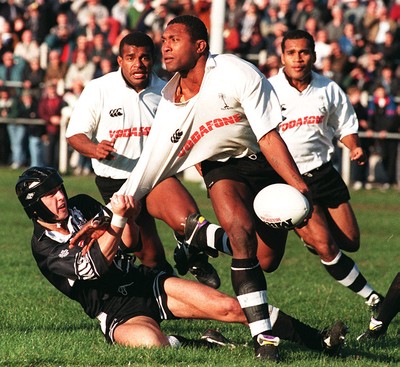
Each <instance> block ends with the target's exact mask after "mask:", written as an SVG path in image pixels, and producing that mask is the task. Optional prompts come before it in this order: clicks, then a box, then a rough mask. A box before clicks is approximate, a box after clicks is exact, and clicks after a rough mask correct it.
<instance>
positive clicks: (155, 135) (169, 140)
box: [120, 55, 282, 199]
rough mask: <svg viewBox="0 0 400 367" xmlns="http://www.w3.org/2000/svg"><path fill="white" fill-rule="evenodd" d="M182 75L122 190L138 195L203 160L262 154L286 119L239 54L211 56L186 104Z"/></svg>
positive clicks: (163, 104)
mask: <svg viewBox="0 0 400 367" xmlns="http://www.w3.org/2000/svg"><path fill="white" fill-rule="evenodd" d="M179 78H180V75H179V74H178V73H177V74H175V75H174V76H173V77H172V79H171V80H170V81H169V82H168V84H167V85H166V86H165V88H164V89H163V92H162V94H163V98H162V99H161V102H160V104H159V106H158V110H157V115H156V118H155V120H154V123H153V126H152V130H151V133H150V136H149V138H148V140H147V142H146V146H145V148H144V150H143V153H142V157H141V158H140V160H139V163H138V165H137V167H136V168H135V170H134V171H133V173H132V175H130V177H129V179H128V182H127V183H126V185H124V186H123V187H122V188H121V190H120V192H124V193H128V194H131V195H133V194H134V195H135V198H136V199H138V198H140V197H142V196H143V195H145V194H146V193H147V192H148V191H150V190H151V188H153V187H154V185H155V184H157V183H158V182H159V181H160V180H161V179H163V178H166V177H168V176H171V175H173V174H176V173H177V172H180V171H182V170H184V169H186V168H188V167H191V166H193V165H195V164H196V163H199V162H201V161H203V160H206V159H211V160H219V161H225V160H227V159H229V158H231V157H236V158H239V157H244V156H246V155H251V154H253V153H258V152H259V151H260V148H259V145H258V140H259V139H261V138H262V137H263V136H264V135H265V134H266V133H268V132H269V131H271V130H272V129H275V128H276V126H277V125H278V124H279V122H281V121H282V114H281V110H280V105H279V102H278V99H277V97H276V95H275V93H274V91H273V89H272V87H271V85H270V83H269V82H268V81H267V80H266V78H265V77H264V76H263V75H262V74H261V72H260V71H259V70H258V69H256V68H255V67H254V66H253V65H251V64H250V63H247V62H245V61H243V60H241V59H240V58H238V57H236V56H233V55H210V56H209V58H208V60H207V64H206V68H205V75H204V78H203V82H202V85H201V88H200V91H199V93H198V94H197V95H196V96H194V97H193V98H191V99H190V100H189V101H187V102H184V103H175V102H174V95H175V90H176V87H177V85H178V83H179Z"/></svg>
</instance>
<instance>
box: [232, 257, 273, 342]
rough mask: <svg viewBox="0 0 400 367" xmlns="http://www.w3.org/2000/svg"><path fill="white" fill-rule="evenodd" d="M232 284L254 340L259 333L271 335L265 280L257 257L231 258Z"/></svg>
mask: <svg viewBox="0 0 400 367" xmlns="http://www.w3.org/2000/svg"><path fill="white" fill-rule="evenodd" d="M231 278H232V286H233V289H234V291H235V293H236V296H237V298H238V301H239V303H240V306H241V307H242V309H243V312H244V314H245V316H246V319H247V321H248V323H249V327H250V331H251V335H252V337H253V340H254V341H256V339H257V336H258V335H259V334H268V335H273V334H272V331H271V323H270V320H269V312H268V301H267V282H266V281H265V278H264V273H263V271H262V270H261V267H260V264H259V262H258V259H257V258H256V257H255V258H250V259H232V266H231Z"/></svg>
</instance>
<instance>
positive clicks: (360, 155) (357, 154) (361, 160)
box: [350, 147, 366, 166]
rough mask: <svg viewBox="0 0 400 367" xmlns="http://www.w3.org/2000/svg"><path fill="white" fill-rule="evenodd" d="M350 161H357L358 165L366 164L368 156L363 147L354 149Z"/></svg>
mask: <svg viewBox="0 0 400 367" xmlns="http://www.w3.org/2000/svg"><path fill="white" fill-rule="evenodd" d="M350 159H351V160H352V161H357V164H358V165H360V166H362V165H364V164H365V162H366V156H365V154H364V151H363V149H362V148H361V147H357V148H354V149H352V150H351V151H350Z"/></svg>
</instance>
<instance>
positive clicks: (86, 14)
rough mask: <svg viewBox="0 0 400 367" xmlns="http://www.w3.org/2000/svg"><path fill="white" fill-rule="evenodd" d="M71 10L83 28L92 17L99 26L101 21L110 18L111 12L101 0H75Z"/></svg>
mask: <svg viewBox="0 0 400 367" xmlns="http://www.w3.org/2000/svg"><path fill="white" fill-rule="evenodd" d="M71 10H72V11H73V12H74V13H75V16H76V19H77V20H78V23H79V25H80V26H81V27H84V26H86V24H87V22H88V19H89V18H90V16H91V15H93V16H94V17H95V20H96V23H97V24H99V23H100V20H101V19H106V18H108V17H109V16H110V12H109V10H108V9H107V7H106V6H104V5H103V4H102V3H101V1H100V0H75V1H73V2H72V4H71Z"/></svg>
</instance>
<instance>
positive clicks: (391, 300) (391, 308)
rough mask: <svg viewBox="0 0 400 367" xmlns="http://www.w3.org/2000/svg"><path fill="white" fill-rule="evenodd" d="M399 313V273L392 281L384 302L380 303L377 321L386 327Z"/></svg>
mask: <svg viewBox="0 0 400 367" xmlns="http://www.w3.org/2000/svg"><path fill="white" fill-rule="evenodd" d="M399 312H400V273H397V275H396V277H395V278H394V279H393V281H392V284H391V285H390V287H389V289H388V292H387V294H386V297H385V300H384V301H383V303H382V306H381V309H380V311H379V315H378V316H377V317H376V319H377V320H379V321H382V322H383V324H384V325H385V327H388V326H389V324H390V322H391V321H392V320H393V318H394V317H395V316H396V315H397V314H398V313H399Z"/></svg>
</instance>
